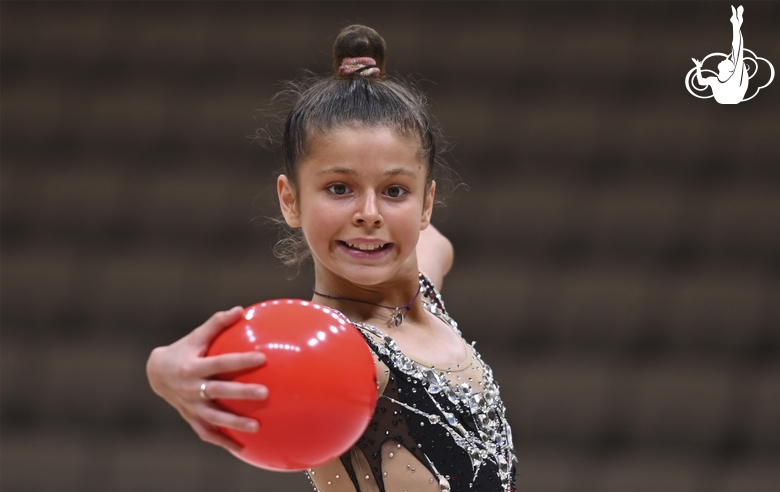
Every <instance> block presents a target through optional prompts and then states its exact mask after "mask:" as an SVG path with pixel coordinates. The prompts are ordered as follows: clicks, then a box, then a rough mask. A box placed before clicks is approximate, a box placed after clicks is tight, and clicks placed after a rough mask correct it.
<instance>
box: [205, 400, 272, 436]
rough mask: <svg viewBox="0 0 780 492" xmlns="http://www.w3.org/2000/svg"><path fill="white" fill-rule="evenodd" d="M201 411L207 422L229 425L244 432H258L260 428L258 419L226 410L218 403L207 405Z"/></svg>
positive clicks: (222, 425) (223, 425)
mask: <svg viewBox="0 0 780 492" xmlns="http://www.w3.org/2000/svg"><path fill="white" fill-rule="evenodd" d="M200 413H201V417H202V418H203V419H204V420H205V421H206V422H208V423H209V424H212V425H216V426H219V427H228V428H230V429H236V430H240V431H243V432H257V429H259V428H260V424H259V422H257V420H254V419H250V418H247V417H242V416H240V415H236V414H234V413H229V412H226V411H225V410H222V409H221V408H220V407H218V406H217V405H216V404H210V405H207V406H206V407H205V408H204V409H203V410H202V411H201V412H200Z"/></svg>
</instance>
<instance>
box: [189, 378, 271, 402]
mask: <svg viewBox="0 0 780 492" xmlns="http://www.w3.org/2000/svg"><path fill="white" fill-rule="evenodd" d="M198 392H200V388H198ZM206 393H207V394H208V396H209V398H212V399H220V400H265V399H266V398H268V388H266V387H265V386H263V385H262V384H245V383H236V382H233V381H209V382H208V384H207V385H206Z"/></svg>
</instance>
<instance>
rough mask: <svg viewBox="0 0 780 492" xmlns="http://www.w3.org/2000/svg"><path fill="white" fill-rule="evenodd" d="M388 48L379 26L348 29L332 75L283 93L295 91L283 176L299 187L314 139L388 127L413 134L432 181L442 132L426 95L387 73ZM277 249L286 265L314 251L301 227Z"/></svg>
mask: <svg viewBox="0 0 780 492" xmlns="http://www.w3.org/2000/svg"><path fill="white" fill-rule="evenodd" d="M386 52H387V47H386V44H385V40H384V39H382V37H381V36H380V35H379V33H377V32H376V31H375V30H373V29H371V28H370V27H366V26H361V25H352V26H349V27H345V28H344V29H342V30H341V32H340V33H339V35H338V37H337V38H336V41H335V43H334V45H333V71H334V73H333V74H332V75H328V76H324V77H315V78H312V79H309V80H307V81H304V82H303V83H300V84H298V85H297V86H293V88H292V89H291V91H287V93H286V94H285V95H286V96H290V95H292V97H293V101H294V103H293V107H292V109H291V111H290V113H289V114H288V115H287V118H286V120H285V123H284V136H283V137H282V149H283V153H284V174H285V175H286V176H287V177H288V179H289V180H290V182H291V183H292V185H293V187H294V188H296V189H297V185H298V173H297V165H298V163H299V162H300V161H301V159H302V158H303V157H305V156H306V151H307V147H308V145H309V144H310V143H311V141H312V139H313V138H314V137H316V136H317V135H318V134H322V133H327V132H328V131H332V130H335V129H338V128H343V127H363V128H365V127H388V128H391V129H393V130H395V131H396V132H398V133H399V134H400V135H403V136H406V137H412V138H415V139H416V140H417V141H419V142H420V149H421V154H422V157H423V159H424V160H425V162H426V164H427V167H426V180H427V183H428V185H430V183H431V182H432V181H433V180H434V179H435V178H436V177H438V175H439V174H440V172H441V171H442V170H444V163H443V162H442V161H441V159H440V157H439V155H438V153H437V147H439V149H438V150H439V151H440V147H441V145H442V143H441V134H440V132H439V129H438V127H437V125H436V124H435V123H434V122H433V121H432V120H431V118H430V117H429V115H428V111H427V101H426V98H425V96H424V94H423V93H422V91H420V90H419V89H417V88H416V87H415V86H414V85H413V84H411V83H409V82H406V81H403V80H396V79H394V78H389V77H388V76H387V73H386V71H385V64H386V61H387V56H386ZM355 58H358V59H365V58H371V59H373V60H372V61H373V64H371V65H365V63H367V62H366V60H360V61H359V62H358V61H355V62H354V64H353V65H352V66H351V68H349V69H345V67H344V66H343V64H344V61H345V59H355ZM347 61H350V60H347ZM368 63H371V62H368ZM290 92H292V94H290ZM274 252H275V253H276V256H277V257H279V258H280V259H282V260H283V261H284V263H285V264H286V265H288V266H299V265H300V264H301V263H302V261H303V260H305V259H306V258H307V257H308V256H309V255H310V253H309V249H308V246H307V245H306V243H305V239H304V238H303V234H302V232H301V231H288V233H287V234H286V237H284V238H282V239H281V240H280V241H279V242H278V243H277V244H276V246H275V248H274Z"/></svg>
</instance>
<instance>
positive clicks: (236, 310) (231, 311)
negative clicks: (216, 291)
mask: <svg viewBox="0 0 780 492" xmlns="http://www.w3.org/2000/svg"><path fill="white" fill-rule="evenodd" d="M242 309H244V308H242V307H241V306H233V307H232V308H230V311H228V314H235V313H237V312H238V311H240V310H242Z"/></svg>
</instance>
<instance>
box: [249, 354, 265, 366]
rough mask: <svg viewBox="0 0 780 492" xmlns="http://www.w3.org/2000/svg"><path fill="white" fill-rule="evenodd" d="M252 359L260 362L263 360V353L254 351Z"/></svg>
mask: <svg viewBox="0 0 780 492" xmlns="http://www.w3.org/2000/svg"><path fill="white" fill-rule="evenodd" d="M252 360H254V361H256V362H257V363H258V364H262V363H263V362H265V354H264V353H262V352H255V354H254V355H253V356H252Z"/></svg>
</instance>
